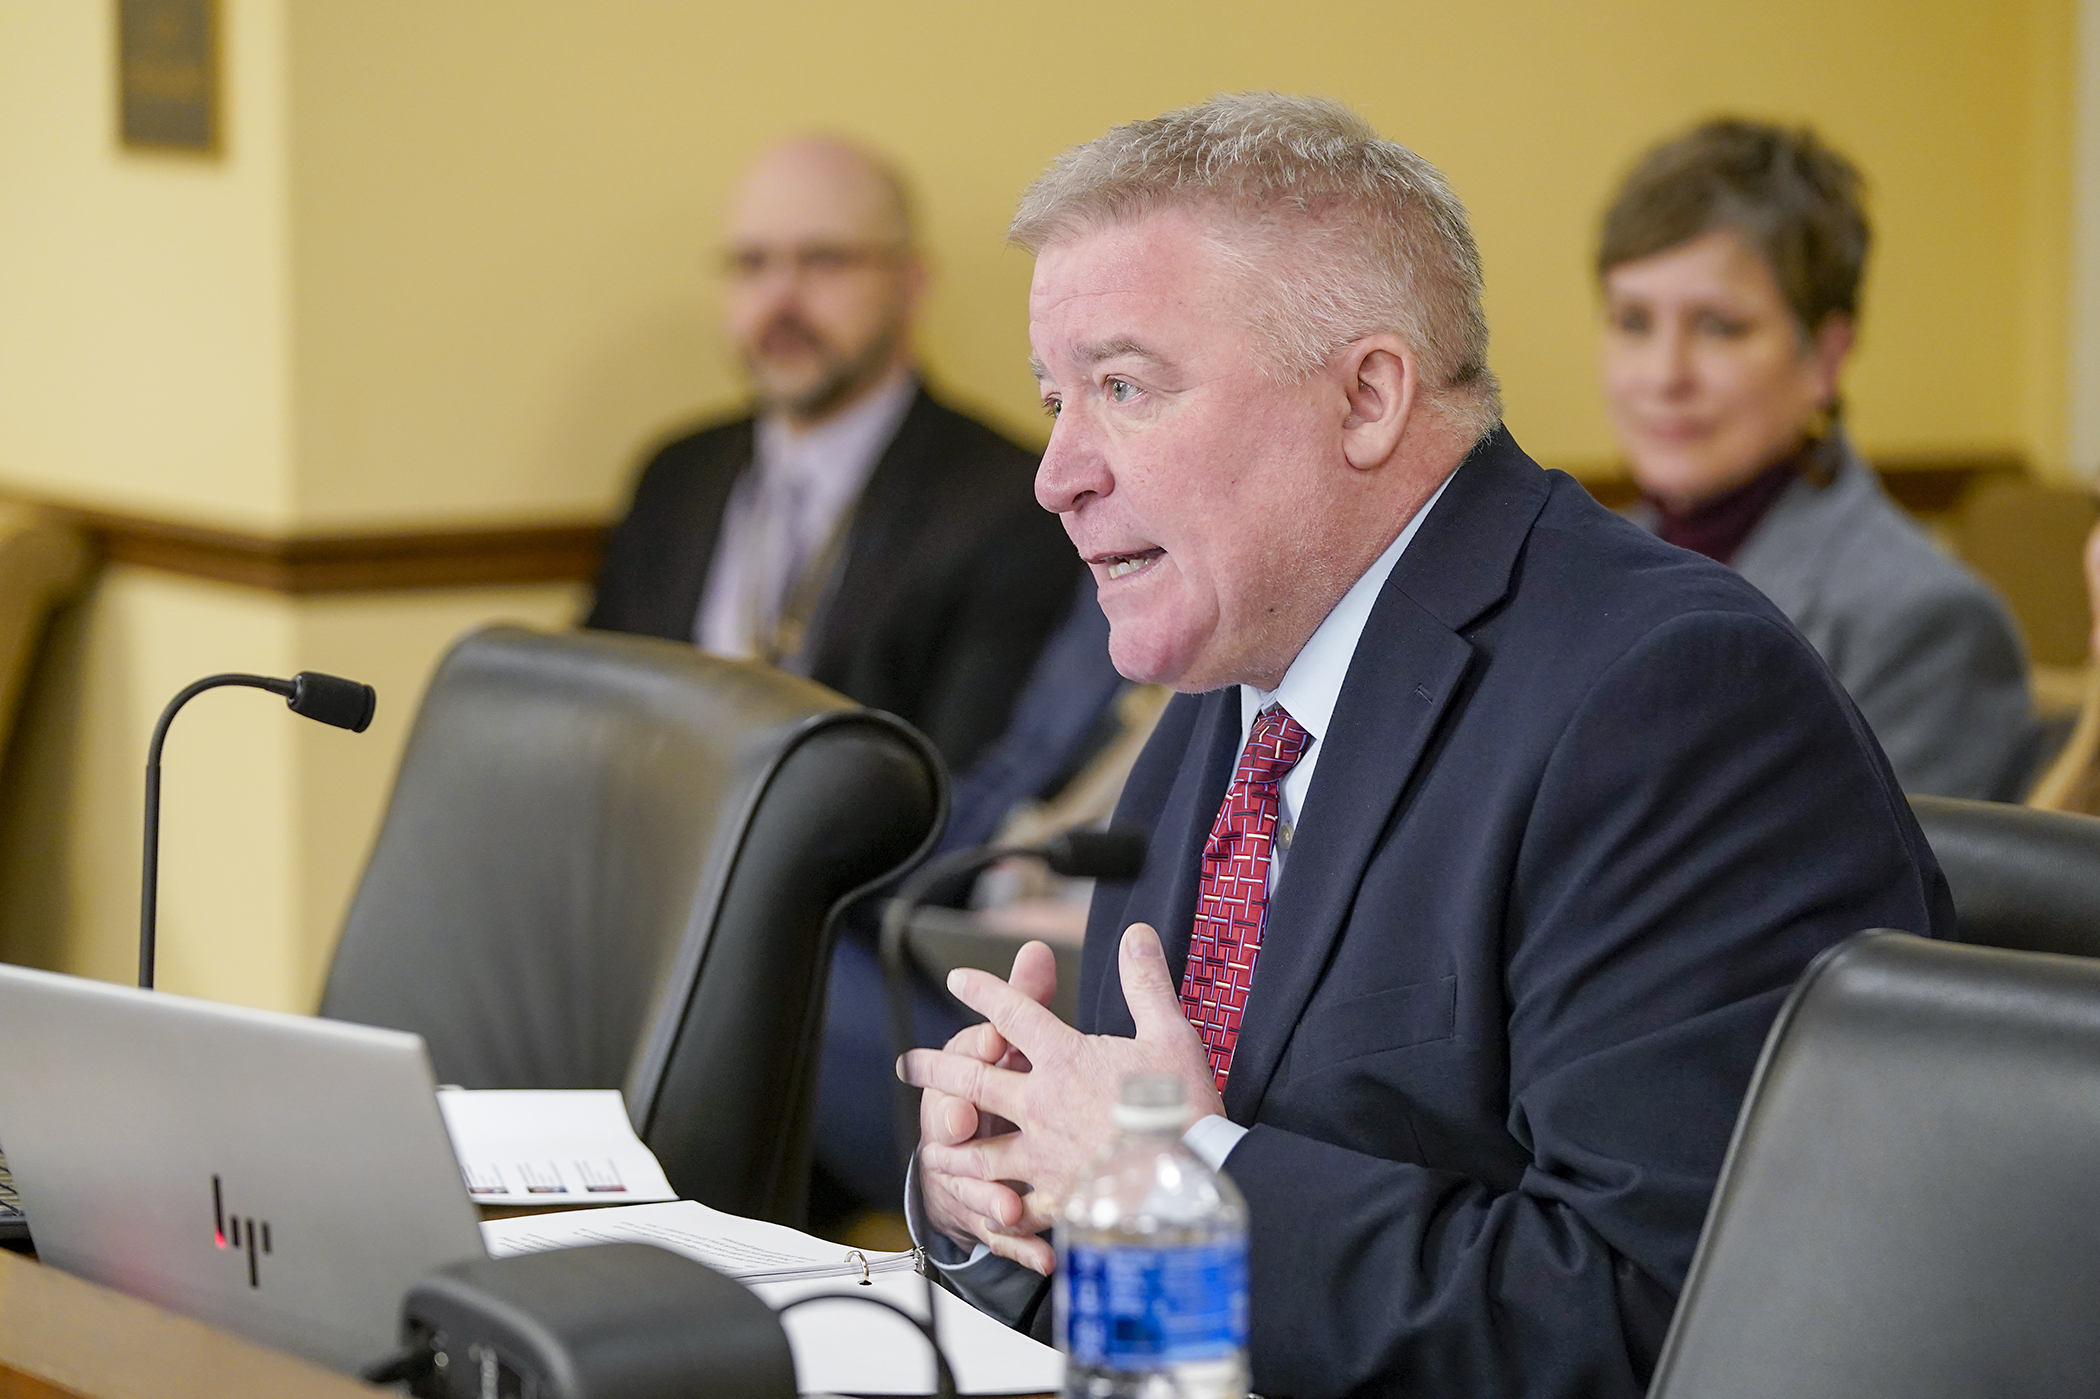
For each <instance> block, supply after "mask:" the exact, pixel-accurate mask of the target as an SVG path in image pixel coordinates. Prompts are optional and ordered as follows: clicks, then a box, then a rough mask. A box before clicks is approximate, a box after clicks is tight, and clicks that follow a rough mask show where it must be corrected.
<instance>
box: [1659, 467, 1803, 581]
mask: <svg viewBox="0 0 2100 1399" xmlns="http://www.w3.org/2000/svg"><path fill="white" fill-rule="evenodd" d="M1800 463H1801V453H1799V452H1796V453H1794V454H1793V455H1791V456H1788V457H1785V458H1782V459H1781V460H1779V461H1777V462H1774V463H1773V464H1772V465H1770V466H1768V467H1766V468H1765V469H1764V470H1763V471H1760V472H1759V473H1758V474H1757V475H1755V476H1753V477H1751V478H1750V479H1749V480H1748V481H1746V482H1744V483H1743V484H1742V485H1740V486H1737V487H1736V488H1735V489H1734V490H1732V491H1730V492H1729V493H1728V494H1726V495H1724V496H1717V497H1715V498H1714V499H1712V500H1709V501H1704V502H1702V503H1700V504H1698V505H1695V506H1693V507H1692V508H1691V509H1690V510H1687V511H1685V512H1684V513H1683V514H1681V515H1680V514H1678V513H1677V512H1676V511H1674V510H1672V509H1670V508H1669V507H1668V506H1666V505H1664V504H1663V503H1662V502H1661V501H1659V500H1657V499H1655V498H1654V497H1653V496H1649V497H1648V498H1647V499H1648V504H1649V505H1651V506H1652V507H1654V509H1655V513H1656V515H1657V517H1658V518H1659V520H1660V524H1658V525H1657V527H1656V530H1655V532H1656V534H1658V535H1660V536H1661V537H1662V538H1663V540H1664V541H1665V542H1667V543H1670V544H1675V545H1676V546H1677V547H1678V548H1680V549H1689V550H1691V551H1692V552H1693V553H1695V554H1704V555H1706V557H1708V558H1710V559H1712V560H1714V561H1715V562H1716V563H1727V562H1728V561H1729V560H1730V559H1732V558H1734V557H1735V551H1736V550H1738V549H1740V548H1742V547H1743V541H1744V540H1746V539H1748V538H1749V537H1750V531H1752V530H1754V529H1756V528H1757V522H1758V521H1759V520H1762V519H1763V518H1764V517H1765V512H1766V511H1767V510H1770V509H1771V508H1772V507H1773V505H1775V504H1776V503H1778V500H1779V497H1780V496H1782V495H1784V494H1785V493H1786V488H1787V487H1788V486H1790V485H1792V484H1793V483H1794V477H1795V475H1796V474H1797V470H1798V468H1799V466H1800Z"/></svg>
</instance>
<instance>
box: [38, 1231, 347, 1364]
mask: <svg viewBox="0 0 2100 1399" xmlns="http://www.w3.org/2000/svg"><path fill="white" fill-rule="evenodd" d="M387 1392H388V1391H385V1390H379V1389H375V1388H373V1387H372V1386H370V1385H367V1384H361V1383H359V1382H358V1381H356V1380H353V1379H348V1378H346V1377H344V1376H342V1375H338V1374H336V1373H334V1372H333V1371H330V1370H324V1369H322V1368H321V1367H319V1366H318V1365H312V1364H309V1363H308V1362H306V1361H304V1360H300V1359H298V1358H297V1357H295V1356H290V1355H286V1354H285V1353H284V1352H282V1351H275V1350H269V1349H266V1348H265V1347H262V1346H259V1345H256V1344H254V1343H253V1342H251V1341H244V1340H242V1339H240V1338H239V1337H237V1336H232V1335H229V1334H227V1333H226V1332H224V1331H220V1330H218V1329H216V1328H214V1327H211V1326H207V1325H205V1324H204V1323H203V1322H201V1321H195V1320H192V1319H191V1318H189V1317H186V1316H178V1315H176V1314H175V1313H174V1312H170V1311H163V1310H162V1309H161V1308H159V1307H156V1306H154V1305H153V1304H152V1303H150V1302H142V1301H140V1300H138V1299H137V1298H136V1297H129V1296H126V1295H125V1294H124V1293H121V1292H117V1291H115V1290H113V1289H111V1288H107V1287H102V1286H100V1285H98V1284H96V1283H92V1282H88V1281H86V1280H85V1279H82V1278H76V1277H74V1276H72V1275H71V1274H70V1273H62V1272H60V1271H59V1270H58V1269H56V1268H47V1267H45V1266H43V1265H42V1264H40V1263H38V1262H36V1261H35V1260H34V1259H31V1258H27V1257H24V1256H23V1255H21V1254H18V1253H10V1252H7V1251H6V1250H4V1249H0V1399H372V1396H374V1395H377V1394H383V1393H387Z"/></svg>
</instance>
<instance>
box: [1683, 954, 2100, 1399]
mask: <svg viewBox="0 0 2100 1399" xmlns="http://www.w3.org/2000/svg"><path fill="white" fill-rule="evenodd" d="M2095 1162H2100V962H2094V961H2090V960H2087V959H2084V958H2076V957H2052V956H2047V955H2041V954H2034V953H2020V952H2006V951H2001V950H1998V949H1993V948H1980V947H1965V946H1961V945H1958V944H1951V943H1939V942H1929V941H1926V940H1925V939H1922V938H1915V937H1912V936H1910V935H1909V934H1906V933H1888V932H1876V933H1866V934H1862V935H1861V936H1859V937H1857V938H1854V939H1852V940H1851V941H1849V942H1846V943H1844V944H1843V945H1842V946H1839V947H1836V948H1833V949H1832V950H1831V951H1830V952H1827V953H1825V954H1824V955H1823V956H1822V957H1821V958H1819V959H1818V960H1817V961H1816V962H1815V963H1814V964H1813V965H1812V966H1810V968H1809V970H1808V972H1807V973H1806V974H1805V975H1804V976H1803V977H1802V979H1801V982H1800V984H1799V985H1798V986H1796V987H1795V988H1794V992H1793V994H1792V996H1791V997H1789V999H1788V1000H1787V1003H1786V1005H1785V1006H1784V1007H1783V1008H1782V1009H1781V1011H1780V1013H1779V1018H1778V1021H1777V1023H1776V1024H1775V1025H1774V1026H1773V1028H1772V1033H1771V1036H1770V1038H1769V1039H1767V1041H1766V1043H1765V1050H1764V1055H1763V1058H1762V1059H1761V1060H1760V1062H1759V1064H1758V1067H1757V1072H1756V1074H1755V1076H1754V1078H1753V1080H1752V1082H1751V1087H1750V1093H1749V1097H1748V1100H1747V1101H1746V1102H1745V1104H1744V1107H1743V1111H1742V1115H1741V1117H1740V1118H1739V1119H1738V1120H1737V1123H1736V1129H1735V1140H1734V1142H1733V1143H1732V1144H1731V1145H1730V1147H1729V1151H1728V1160H1727V1163H1726V1165H1725V1166H1724V1167H1723V1168H1722V1171H1721V1179H1720V1184H1719V1186H1718V1187H1717V1188H1716V1190H1715V1193H1714V1202H1713V1207H1712V1209H1711V1210H1710V1211H1709V1213H1708V1215H1707V1220H1706V1230H1705V1233H1704V1235H1703V1236H1702V1237H1701V1238H1700V1241H1699V1250H1698V1253H1697V1255H1696V1256H1695V1257H1694V1259H1693V1262H1692V1269H1691V1274H1690V1276H1689V1278H1688V1279H1687V1281H1686V1283H1685V1287H1684V1292H1683V1294H1682V1297H1681V1298H1680V1300H1679V1303H1678V1309H1677V1315H1676V1318H1675V1320H1674V1321H1673V1322H1672V1324H1671V1327H1670V1333H1669V1337H1668V1339H1667V1340H1666V1341H1665V1342H1664V1345H1663V1353H1662V1358H1661V1360H1660V1362H1659V1363H1658V1365H1657V1367H1656V1374H1655V1380H1654V1383H1653V1385H1652V1386H1651V1388H1650V1389H1649V1396H1650V1399H1693V1396H1697V1399H1753V1396H1756V1397H1757V1399H1767V1397H1769V1399H1780V1396H1784V1399H1826V1396H1827V1397H1828V1399H1838V1396H1843V1399H1880V1397H1881V1396H1888V1399H1895V1397H1896V1396H1902V1399H1942V1397H1943V1396H1944V1399H1954V1396H1957V1395H1959V1396H1963V1397H1964V1399H1970V1397H1971V1396H1977V1395H1995V1394H2008V1395H2011V1394H2082V1393H2089V1392H2091V1391H2092V1389H2093V1388H2094V1385H2095V1380H2096V1377H2100V1170H2096V1169H2095Z"/></svg>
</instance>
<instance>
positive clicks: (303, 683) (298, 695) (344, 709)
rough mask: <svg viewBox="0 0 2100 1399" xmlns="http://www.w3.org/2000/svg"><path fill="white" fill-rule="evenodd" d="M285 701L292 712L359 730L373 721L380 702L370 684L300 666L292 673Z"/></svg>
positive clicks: (359, 731) (357, 731)
mask: <svg viewBox="0 0 2100 1399" xmlns="http://www.w3.org/2000/svg"><path fill="white" fill-rule="evenodd" d="M285 703H286V704H287V705H289V706H291V710H292V713H294V714H303V715H305V716H306V717H307V718H309V719H318V720H320V721H321V722H322V723H324V724H333V725H335V726H336V727H337V728H339V729H348V730H350V732H352V733H354V734H361V733H363V732H364V731H365V729H366V728H367V727H369V726H370V724H371V722H372V712H373V710H375V709H377V708H378V706H379V696H378V695H377V694H376V693H374V691H373V689H372V687H371V686H370V685H366V684H364V683H362V682H360V681H356V680H345V679H343V677H342V676H340V675H323V674H322V673H321V672H320V671H318V670H302V671H300V672H299V673H298V674H297V675H295V676H293V677H292V697H291V698H290V699H288V700H286V701H285Z"/></svg>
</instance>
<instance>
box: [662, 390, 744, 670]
mask: <svg viewBox="0 0 2100 1399" xmlns="http://www.w3.org/2000/svg"><path fill="white" fill-rule="evenodd" d="M754 434H755V424H754V423H753V421H752V420H751V419H749V418H746V419H744V420H743V421H742V422H736V423H730V424H728V425H727V426H726V427H724V428H723V429H722V430H721V432H720V433H719V434H717V435H716V440H715V441H714V442H711V443H710V444H708V445H709V456H708V459H707V460H705V461H701V462H697V463H695V464H694V467H693V469H691V470H688V471H685V472H682V473H681V474H680V476H679V478H678V479H679V481H680V483H681V484H682V486H683V489H682V490H681V491H680V492H679V497H678V503H677V507H676V509H677V515H678V518H677V520H676V521H675V522H674V523H672V524H671V525H670V526H669V527H668V528H666V529H665V531H664V536H663V537H664V538H666V539H668V540H675V541H678V542H679V543H681V544H684V545H686V546H687V551H686V552H685V553H684V556H683V557H680V558H674V559H670V560H666V564H667V567H666V568H665V578H666V585H665V586H664V587H663V588H662V589H660V590H658V591H656V592H655V593H654V594H653V605H654V606H655V607H656V608H657V609H658V611H657V613H656V615H655V617H654V618H653V619H652V621H653V625H652V626H651V628H650V630H651V632H652V633H653V634H654V635H657V636H663V637H669V638H671V639H672V640H674V641H691V640H693V638H694V635H695V629H696V628H697V626H698V623H699V618H700V595H701V594H702V593H703V592H705V591H706V590H707V574H708V570H709V568H710V567H712V565H713V564H714V558H715V547H716V545H717V544H718V543H720V541H721V538H722V516H723V514H724V512H726V511H727V510H728V509H729V496H730V492H731V491H733V490H734V489H735V488H736V483H737V481H738V479H739V478H740V477H742V476H743V475H744V474H745V473H746V472H748V471H749V470H750V469H751V464H752V463H751V456H752V451H753V444H754V442H755V440H756V439H755V435H754Z"/></svg>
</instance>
